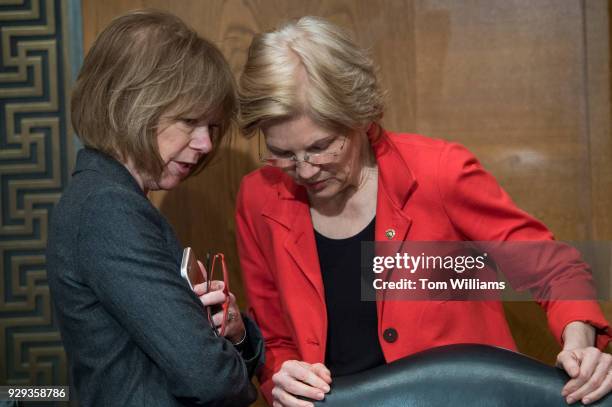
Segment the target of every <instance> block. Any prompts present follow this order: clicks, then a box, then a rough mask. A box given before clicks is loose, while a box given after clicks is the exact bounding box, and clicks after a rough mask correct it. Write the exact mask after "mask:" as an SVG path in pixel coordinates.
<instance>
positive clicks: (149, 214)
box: [78, 188, 256, 406]
mask: <svg viewBox="0 0 612 407" xmlns="http://www.w3.org/2000/svg"><path fill="white" fill-rule="evenodd" d="M169 243H171V242H167V241H166V238H165V234H164V229H163V226H162V218H161V215H160V214H159V212H158V211H157V210H156V209H155V208H154V207H152V206H151V205H149V203H148V202H146V200H144V199H143V198H142V197H141V196H138V195H137V194H135V193H133V192H129V191H125V190H121V189H119V188H108V189H104V190H100V191H97V192H96V193H95V194H92V196H90V197H88V199H87V205H86V206H85V207H84V208H83V209H82V212H81V215H80V226H79V236H78V253H79V256H78V257H79V262H80V263H79V268H80V270H82V273H83V277H84V280H85V281H86V283H87V284H88V285H89V286H90V287H91V289H92V290H93V291H94V293H95V294H96V296H97V298H98V299H99V301H100V303H101V304H102V306H103V307H104V309H105V310H106V311H107V312H108V313H109V314H111V315H112V316H113V317H114V319H115V320H116V322H117V324H119V325H120V326H121V327H122V328H123V329H124V330H125V331H126V332H127V334H128V335H129V336H130V338H131V339H132V340H133V341H134V342H136V343H137V344H138V346H139V347H140V348H141V349H142V351H143V352H144V353H146V354H147V356H148V357H149V358H151V360H152V361H153V362H154V363H155V364H156V365H157V366H159V368H160V369H161V370H163V371H164V373H165V375H166V377H167V380H168V387H169V390H170V392H172V394H173V395H174V396H175V397H176V398H177V399H181V400H182V401H183V402H186V403H188V404H197V405H207V406H224V405H232V406H241V405H248V404H250V403H251V402H253V401H254V400H255V397H256V392H255V389H254V388H253V386H252V384H251V383H250V380H249V377H248V373H247V368H246V366H245V363H244V361H243V359H242V357H241V356H240V354H239V353H238V351H237V350H236V349H234V346H233V345H232V344H231V343H230V342H229V341H227V340H225V339H223V338H217V337H216V336H215V335H214V334H213V332H212V329H211V328H210V326H209V324H208V321H207V318H206V316H205V312H204V308H203V306H202V304H201V302H200V301H199V299H198V298H197V296H196V295H195V294H194V293H193V292H192V291H191V290H190V289H189V287H188V285H187V283H186V282H185V281H184V280H183V279H182V278H181V276H180V272H179V270H178V266H177V263H176V258H175V255H173V252H172V250H171V249H169V248H168V247H169V246H172V245H171V244H169Z"/></svg>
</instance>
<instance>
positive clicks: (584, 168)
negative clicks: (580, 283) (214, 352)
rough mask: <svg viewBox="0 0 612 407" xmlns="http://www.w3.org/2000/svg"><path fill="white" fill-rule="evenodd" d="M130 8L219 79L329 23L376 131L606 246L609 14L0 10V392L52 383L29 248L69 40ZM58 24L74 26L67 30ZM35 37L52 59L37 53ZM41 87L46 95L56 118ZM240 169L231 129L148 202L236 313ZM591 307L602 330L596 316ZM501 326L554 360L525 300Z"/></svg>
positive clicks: (59, 138) (258, 6)
mask: <svg viewBox="0 0 612 407" xmlns="http://www.w3.org/2000/svg"><path fill="white" fill-rule="evenodd" d="M144 7H150V8H158V9H163V10H168V11H171V12H173V13H175V14H177V15H178V16H179V17H181V18H183V19H184V20H185V21H186V22H187V23H189V24H190V25H191V26H193V27H194V28H196V29H197V30H198V32H199V33H200V34H202V35H203V36H205V37H207V38H209V39H211V40H212V41H214V42H215V43H216V44H217V45H218V46H219V47H220V48H221V50H222V51H223V53H224V54H225V56H226V58H227V59H228V60H229V62H230V65H231V66H232V69H233V71H234V72H235V73H236V75H238V74H239V72H240V69H241V67H242V65H243V63H244V61H245V59H246V50H247V47H248V45H249V43H250V39H251V37H252V36H253V34H255V33H257V32H261V31H264V30H268V29H271V28H274V27H275V26H277V25H278V24H279V23H280V22H282V21H284V20H286V19H289V18H295V17H299V16H302V15H309V14H310V15H318V16H322V17H325V18H328V19H330V20H331V21H332V22H334V23H337V24H339V25H341V26H343V27H345V28H347V29H349V30H350V31H352V32H353V33H354V35H355V38H356V40H357V42H358V43H360V44H361V45H363V46H365V47H367V48H369V49H370V50H371V53H372V56H373V57H374V59H375V61H376V62H377V64H378V65H379V67H380V75H381V78H382V83H383V86H384V87H385V88H386V89H387V91H388V97H387V105H388V107H387V110H386V112H385V116H384V125H385V126H386V127H387V128H389V129H391V130H394V131H401V132H417V133H421V134H425V135H428V136H432V137H439V138H445V139H448V140H453V141H458V142H461V143H463V144H464V145H466V146H467V147H468V148H470V149H471V150H472V151H473V152H474V153H475V154H476V155H477V156H478V157H479V158H480V160H481V161H482V162H483V164H484V166H485V167H486V168H487V169H488V170H489V171H490V172H492V173H493V174H494V175H495V177H496V178H497V179H498V181H499V182H500V184H501V185H502V186H503V187H504V188H505V189H506V190H507V191H508V192H509V193H510V195H511V196H512V197H513V198H514V200H515V202H516V203H517V204H518V205H519V206H520V207H522V208H523V209H525V210H527V211H528V212H530V213H532V214H533V215H535V216H536V217H538V218H539V219H541V220H542V221H543V222H544V223H546V224H547V225H548V226H549V227H550V228H551V229H552V231H553V232H554V233H555V235H556V237H557V238H558V239H561V240H579V241H588V240H612V138H611V135H610V118H611V113H612V110H611V104H610V95H611V83H610V73H611V70H610V50H611V49H610V47H611V41H610V38H611V31H610V24H609V15H610V10H611V8H612V1H609V0H535V1H534V0H513V1H507V0H470V1H467V0H466V1H462V0H459V1H458V0H384V1H383V0H380V1H372V0H308V1H304V0H242V1H239V0H175V1H162V0H105V1H96V0H82V2H81V3H80V4H74V3H73V2H67V1H59V0H57V1H51V0H47V1H45V0H31V1H25V0H24V1H16V0H15V1H12V0H4V1H2V2H0V24H2V30H1V45H0V46H1V47H2V48H1V50H2V53H1V54H2V63H1V64H0V106H1V107H2V109H1V110H0V121H1V123H2V126H1V127H2V139H1V140H0V148H1V152H0V181H1V184H0V185H1V188H2V200H1V201H0V205H2V207H1V211H0V216H1V219H0V244H1V245H2V247H1V249H0V250H1V251H2V267H3V269H2V279H1V280H0V295H1V296H0V351H2V352H3V353H2V355H1V356H2V361H3V363H1V364H0V383H2V382H10V383H26V382H35V381H36V382H39V383H42V384H49V383H50V382H49V380H51V381H53V382H58V383H59V382H64V381H65V380H66V376H65V358H64V357H63V355H62V354H61V350H60V349H61V348H60V342H59V337H58V335H57V332H56V331H55V330H54V328H53V321H52V317H51V313H50V306H49V297H48V289H47V287H46V282H45V277H44V276H45V274H44V273H45V272H44V254H43V248H44V244H45V243H46V222H47V216H48V213H49V211H50V210H51V207H52V205H53V203H54V202H56V200H57V197H58V196H59V193H58V191H59V190H61V188H62V187H63V186H64V185H65V182H66V174H67V172H66V171H67V168H70V166H71V160H72V157H73V154H74V151H73V149H71V148H69V147H70V146H71V136H70V134H71V133H70V130H69V128H68V126H67V124H66V117H67V116H66V115H67V114H66V110H65V104H64V105H62V104H63V103H65V102H66V97H67V95H68V93H67V90H65V88H66V86H68V85H69V81H67V80H66V78H69V77H70V72H69V69H68V68H69V64H70V62H75V60H76V62H77V64H78V59H79V57H78V52H75V50H77V51H78V46H79V45H81V39H80V32H79V30H80V29H81V28H80V27H82V34H83V37H82V38H83V39H82V45H83V47H84V49H85V51H87V49H89V47H90V46H91V44H92V42H93V40H94V38H95V36H96V35H97V34H98V33H99V32H100V31H101V30H102V28H103V27H104V26H105V25H106V24H107V23H108V22H109V21H110V20H111V19H112V18H113V17H115V16H117V15H119V14H122V13H124V12H127V11H129V10H132V9H136V8H144ZM34 9H36V10H38V11H37V13H38V14H39V15H43V16H45V15H46V16H47V17H46V20H45V19H44V18H43V17H41V18H43V20H44V21H45V22H44V23H42V22H41V23H38V25H36V24H35V22H34V20H33V17H29V18H25V17H23V18H22V17H20V16H21V14H19V13H28V12H31V13H33V11H32V10H34ZM18 10H20V11H18ZM51 10H53V18H55V20H54V21H55V24H56V25H55V26H54V27H55V28H53V29H51V28H49V27H51V23H50V22H49V21H50V20H49V19H50V18H51V17H50V15H51V14H49V13H51ZM75 10H76V13H77V14H78V16H77V19H78V17H81V19H82V20H81V22H82V25H81V26H80V27H79V26H78V25H77V26H75V25H72V26H71V25H70V24H69V22H70V21H74V20H70V18H69V15H70V12H71V11H72V12H73V13H74V12H75ZM64 15H65V16H66V18H65V20H61V18H62V17H61V16H64ZM58 20H60V21H59V22H58ZM39 26H41V27H42V28H41V27H39ZM45 27H46V29H47V31H44V29H45ZM36 30H38V31H36ZM41 30H42V31H41ZM49 30H51V31H53V30H55V31H53V33H49V32H48V31H49ZM62 30H64V31H65V32H63V34H62ZM30 31H32V33H30V34H28V35H25V34H23V33H24V32H30ZM34 31H36V33H38V34H35V33H34ZM35 35H39V36H40V37H37V36H35ZM62 35H63V36H62ZM45 41H47V42H49V41H51V42H53V41H55V43H54V44H55V45H53V47H52V49H47V48H45V45H44V44H46V42H45ZM70 42H72V44H71V43H70ZM71 52H72V54H71ZM61 53H64V56H65V57H66V58H65V59H62V58H60V54H61ZM44 55H46V57H45V56H44ZM53 55H55V57H56V59H55V60H52V56H53ZM37 58H38V59H43V60H46V63H44V62H37V61H38V59H37ZM54 63H55V64H57V65H56V68H53V64H54ZM37 66H38V68H37ZM37 69H38V70H39V71H37ZM53 69H56V70H57V71H58V72H59V71H61V72H62V75H63V76H61V75H59V73H57V72H55V73H54V71H53ZM15 71H18V72H21V75H22V76H23V75H25V73H24V72H26V73H27V75H28V78H29V77H30V76H32V77H33V78H37V77H38V76H37V75H39V76H41V75H42V77H43V80H42V83H41V84H38V85H36V84H35V83H33V81H34V82H35V80H30V82H28V83H30V85H31V86H30V87H29V88H27V89H26V88H24V89H21V88H19V87H18V86H17V85H14V84H15V82H16V80H15V79H14V77H15V75H17V74H16V73H15ZM41 72H42V73H41ZM67 75H68V76H67ZM37 86H38V87H37ZM18 89H21V90H18ZM54 89H55V91H56V92H58V95H61V96H58V99H57V101H56V102H57V103H56V104H55V105H53V104H52V101H51V99H52V97H51V94H52V92H53V90H54ZM19 92H22V93H19ZM27 92H38V93H36V96H33V94H31V93H27ZM45 95H46V96H45ZM44 97H46V98H47V99H45V102H42V101H39V99H40V98H44ZM17 100H19V103H17V102H16V101H17ZM45 103H46V105H45ZM16 105H17V106H20V107H14V106H16ZM43 105H44V106H43ZM12 106H13V107H12ZM41 106H42V107H41ZM41 109H42V110H41ZM51 117H57V125H56V127H53V125H51V124H48V125H47V127H45V125H44V120H47V119H50V118H51ZM54 120H55V119H54ZM44 129H47V130H44ZM49 129H50V130H49ZM257 165H258V164H257V139H251V140H246V139H243V138H241V137H240V136H239V135H238V134H237V133H235V134H234V137H233V138H232V139H231V140H230V141H229V143H228V144H227V145H226V146H224V147H223V151H222V153H221V154H220V155H219V157H218V159H217V160H216V162H215V163H214V164H213V165H211V166H210V167H209V168H207V169H206V170H205V171H203V172H202V173H201V174H199V175H198V176H196V177H193V178H191V179H189V180H188V181H186V182H184V183H183V184H182V185H181V186H180V187H179V188H177V189H176V190H173V191H171V192H156V193H152V194H151V196H150V198H151V199H152V201H153V202H154V203H155V205H157V206H158V207H159V208H160V210H161V211H162V212H163V213H164V215H166V216H167V217H168V218H169V219H170V221H171V223H172V224H173V226H174V227H175V229H176V231H177V234H178V236H179V238H180V239H181V240H182V242H183V244H184V245H190V246H192V247H194V248H195V250H196V253H198V254H199V256H202V255H203V254H204V253H205V251H207V250H211V249H212V250H217V251H223V252H225V253H226V255H227V258H228V264H229V266H230V268H231V272H232V289H233V291H234V292H236V293H237V294H238V297H239V300H240V302H241V304H242V305H244V304H245V301H244V297H243V294H242V287H241V280H240V274H239V268H238V259H237V256H236V248H235V241H234V220H233V211H234V199H235V197H236V193H237V189H238V185H239V182H240V179H241V177H242V176H243V175H244V174H246V173H247V172H249V171H251V170H253V169H254V168H256V167H257ZM52 182H54V183H53V184H52V185H51V184H50V183H52ZM602 305H603V306H604V308H605V310H606V313H607V316H608V319H610V318H612V307H611V306H610V304H609V303H604V304H602ZM506 313H507V316H508V319H509V321H510V324H511V327H512V331H513V334H514V336H515V339H516V341H517V343H518V345H519V348H520V350H521V351H522V352H524V353H526V354H528V355H531V356H533V357H536V358H538V359H540V360H542V361H545V362H548V363H553V362H554V358H555V355H556V353H557V352H558V350H559V347H558V345H557V344H556V343H555V341H554V340H553V339H552V336H551V335H550V334H549V333H548V331H547V328H546V321H545V319H544V316H543V313H542V312H541V310H540V309H539V308H538V307H537V306H536V305H535V304H532V303H508V304H506ZM43 371H44V372H47V373H44V374H42V375H41V373H40V372H43Z"/></svg>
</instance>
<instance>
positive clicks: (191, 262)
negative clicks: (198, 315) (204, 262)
mask: <svg viewBox="0 0 612 407" xmlns="http://www.w3.org/2000/svg"><path fill="white" fill-rule="evenodd" d="M181 277H183V278H184V279H185V280H187V282H188V283H189V287H191V289H192V290H193V287H195V286H196V285H198V284H201V283H203V282H204V281H205V280H204V276H203V275H202V271H200V267H199V266H198V262H197V260H196V258H195V255H194V254H193V250H192V249H191V247H186V248H185V249H184V250H183V260H182V261H181Z"/></svg>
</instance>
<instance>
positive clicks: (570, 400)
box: [565, 397, 575, 404]
mask: <svg viewBox="0 0 612 407" xmlns="http://www.w3.org/2000/svg"><path fill="white" fill-rule="evenodd" d="M565 401H567V404H572V403H573V402H574V401H575V400H574V399H573V398H571V397H568V398H567V399H566V400H565Z"/></svg>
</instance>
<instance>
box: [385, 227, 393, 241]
mask: <svg viewBox="0 0 612 407" xmlns="http://www.w3.org/2000/svg"><path fill="white" fill-rule="evenodd" d="M385 236H387V239H389V240H391V239H393V238H394V237H395V230H393V229H387V230H386V231H385Z"/></svg>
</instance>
